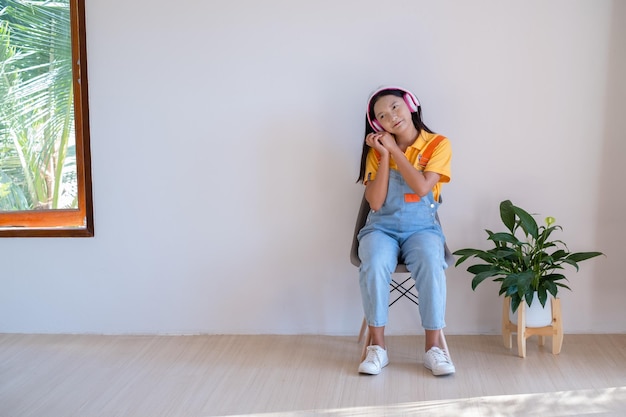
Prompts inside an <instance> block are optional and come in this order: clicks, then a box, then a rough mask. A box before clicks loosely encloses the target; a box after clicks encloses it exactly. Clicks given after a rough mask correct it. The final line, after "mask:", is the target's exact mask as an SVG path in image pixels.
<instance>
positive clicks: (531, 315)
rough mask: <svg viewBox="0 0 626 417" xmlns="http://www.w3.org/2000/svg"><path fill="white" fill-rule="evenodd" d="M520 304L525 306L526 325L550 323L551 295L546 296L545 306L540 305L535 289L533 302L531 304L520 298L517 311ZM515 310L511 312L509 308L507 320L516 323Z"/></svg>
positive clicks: (540, 325) (535, 325)
mask: <svg viewBox="0 0 626 417" xmlns="http://www.w3.org/2000/svg"><path fill="white" fill-rule="evenodd" d="M522 304H524V307H525V308H526V327H544V326H549V325H550V324H552V296H548V299H547V300H546V305H545V307H544V306H542V305H541V302H540V301H539V296H538V295H537V291H535V293H534V294H533V302H532V303H531V306H530V307H528V304H527V303H526V301H525V300H522V302H521V303H520V305H519V307H518V308H517V311H519V309H520V308H522ZM517 311H516V312H515V313H513V311H511V309H509V320H511V323H514V324H517Z"/></svg>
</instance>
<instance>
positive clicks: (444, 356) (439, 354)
mask: <svg viewBox="0 0 626 417" xmlns="http://www.w3.org/2000/svg"><path fill="white" fill-rule="evenodd" d="M430 354H431V355H432V356H433V359H434V360H435V362H437V363H441V362H444V363H452V361H451V360H450V357H449V356H448V352H446V351H445V350H443V349H431V350H430Z"/></svg>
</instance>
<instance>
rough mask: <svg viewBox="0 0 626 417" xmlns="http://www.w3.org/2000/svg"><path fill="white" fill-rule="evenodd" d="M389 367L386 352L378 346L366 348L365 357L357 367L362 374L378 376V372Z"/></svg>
mask: <svg viewBox="0 0 626 417" xmlns="http://www.w3.org/2000/svg"><path fill="white" fill-rule="evenodd" d="M387 365H389V358H388V357H387V351H386V350H385V349H383V348H382V347H380V346H378V345H373V346H368V347H367V356H366V357H365V360H364V361H363V362H361V364H360V365H359V372H360V373H362V374H370V375H378V374H379V373H380V371H381V370H382V369H383V368H384V367H385V366H387Z"/></svg>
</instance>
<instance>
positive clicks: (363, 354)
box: [361, 327, 372, 362]
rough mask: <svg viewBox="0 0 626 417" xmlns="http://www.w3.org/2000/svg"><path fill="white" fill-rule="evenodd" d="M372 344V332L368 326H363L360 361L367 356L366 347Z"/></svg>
mask: <svg viewBox="0 0 626 417" xmlns="http://www.w3.org/2000/svg"><path fill="white" fill-rule="evenodd" d="M371 344H372V333H371V332H370V329H369V327H366V328H365V341H364V342H363V348H362V349H361V362H363V361H364V360H365V357H366V356H367V347H368V346H369V345H371Z"/></svg>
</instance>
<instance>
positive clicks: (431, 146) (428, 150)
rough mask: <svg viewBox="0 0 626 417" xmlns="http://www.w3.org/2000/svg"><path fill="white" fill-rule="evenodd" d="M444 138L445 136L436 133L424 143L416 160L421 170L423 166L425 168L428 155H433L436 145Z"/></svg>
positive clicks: (428, 158)
mask: <svg viewBox="0 0 626 417" xmlns="http://www.w3.org/2000/svg"><path fill="white" fill-rule="evenodd" d="M444 139H445V136H442V135H437V136H435V138H434V139H432V140H431V141H430V142H428V143H427V144H426V146H425V147H424V150H423V151H422V152H421V154H420V156H419V160H418V162H417V163H418V164H419V166H420V168H421V169H422V171H423V170H424V168H426V165H427V164H428V161H429V160H430V157H431V156H433V152H435V148H436V147H437V145H439V144H440V143H441V141H442V140H444Z"/></svg>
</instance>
